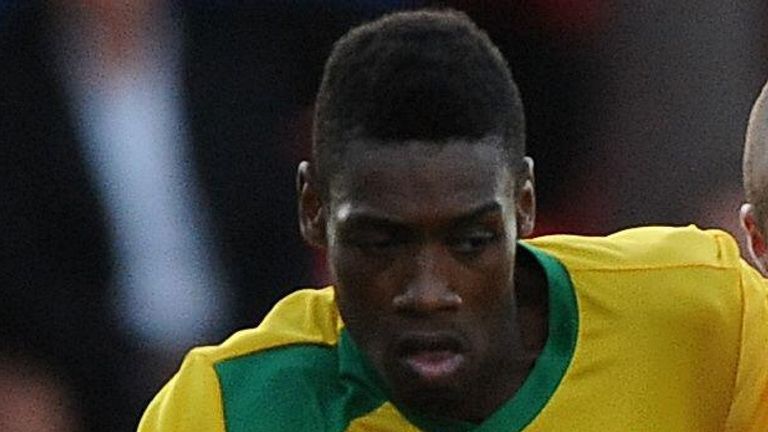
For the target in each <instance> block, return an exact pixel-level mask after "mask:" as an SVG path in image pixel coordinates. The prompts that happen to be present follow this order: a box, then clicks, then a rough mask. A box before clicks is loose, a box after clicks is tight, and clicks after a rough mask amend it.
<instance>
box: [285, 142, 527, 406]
mask: <svg viewBox="0 0 768 432" xmlns="http://www.w3.org/2000/svg"><path fill="white" fill-rule="evenodd" d="M355 147H357V148H356V149H354V150H350V151H349V152H348V153H347V154H345V165H344V168H342V169H341V170H340V171H341V172H340V173H339V174H337V175H336V176H335V177H334V178H333V179H332V180H331V182H330V187H329V188H330V191H329V194H328V197H329V198H328V202H327V203H320V202H319V198H318V195H317V194H314V193H312V191H311V189H312V186H311V184H310V183H311V181H310V182H307V181H304V182H303V181H302V178H301V177H302V174H301V173H300V175H299V187H300V189H301V193H302V202H301V203H300V207H301V208H302V210H301V213H302V222H303V223H302V230H303V232H304V235H305V236H306V237H307V238H308V239H309V240H310V241H312V242H314V243H316V244H320V245H322V246H325V247H327V253H328V257H329V264H330V268H331V272H332V275H333V277H334V281H335V286H336V295H337V301H338V304H339V308H340V310H341V314H342V317H343V319H344V322H345V324H346V326H347V329H348V331H349V332H350V334H351V335H352V338H353V339H354V340H355V342H356V343H357V344H358V346H359V347H360V348H361V349H362V350H363V351H364V352H365V353H366V354H367V357H368V358H369V359H370V361H371V362H372V363H373V365H374V367H375V368H376V369H377V370H378V371H379V372H380V374H381V375H382V376H383V378H384V380H385V381H386V382H387V384H388V385H389V387H390V389H391V391H392V392H393V396H394V398H395V399H396V400H400V401H401V402H404V403H406V404H408V405H409V406H414V405H415V406H418V407H420V408H422V409H425V410H427V411H429V410H431V409H434V410H439V409H441V407H445V406H449V405H451V402H452V401H461V400H463V399H466V398H468V397H470V396H469V395H470V394H471V392H470V391H469V389H471V388H478V387H479V388H483V387H486V386H487V385H488V382H487V380H486V377H488V375H489V373H490V374H491V375H490V376H494V375H495V374H496V371H498V369H499V366H500V365H503V362H504V359H505V358H507V357H509V350H510V349H514V347H516V346H518V344H517V339H516V338H517V337H518V336H519V331H518V329H517V323H516V319H515V296H514V283H513V277H514V263H515V249H516V248H515V243H516V241H517V239H518V237H519V236H520V235H527V234H529V233H530V231H531V230H532V228H533V187H532V173H531V170H532V169H531V167H530V160H529V159H527V158H526V159H525V160H524V161H521V163H524V162H525V163H528V164H529V165H528V168H529V169H528V171H527V172H526V174H524V175H520V176H518V178H515V177H514V176H513V173H512V170H511V169H510V168H509V164H508V163H507V162H506V159H505V158H504V157H503V153H502V150H501V149H500V148H499V147H498V146H497V145H495V144H494V143H493V142H492V141H480V142H471V143H467V142H465V141H456V142H453V143H450V144H447V145H443V146H441V147H439V148H437V147H435V146H434V145H429V144H424V143H418V142H414V143H407V144H400V145H397V146H389V147H384V146H377V145H375V144H371V145H358V146H355ZM304 168H305V169H306V166H305V167H304ZM305 178H306V177H305ZM483 380H485V381H483ZM471 397H475V396H471ZM441 414H445V413H441Z"/></svg>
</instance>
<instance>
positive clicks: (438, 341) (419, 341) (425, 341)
mask: <svg viewBox="0 0 768 432" xmlns="http://www.w3.org/2000/svg"><path fill="white" fill-rule="evenodd" d="M397 352H398V358H399V359H400V364H401V365H402V366H404V367H405V369H406V370H407V371H408V372H409V373H410V374H412V375H415V376H416V377H417V378H418V379H419V380H421V381H423V382H427V383H431V384H439V383H445V382H448V380H450V378H451V377H452V376H454V375H455V374H456V373H457V372H458V371H459V369H460V368H461V367H462V366H463V365H464V363H465V362H466V355H465V352H466V348H465V346H464V344H463V343H462V341H461V340H460V339H459V338H456V337H454V336H451V335H445V334H430V333H426V334H418V335H409V336H407V337H404V338H402V339H400V341H398V344H397Z"/></svg>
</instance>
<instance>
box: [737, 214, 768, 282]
mask: <svg viewBox="0 0 768 432" xmlns="http://www.w3.org/2000/svg"><path fill="white" fill-rule="evenodd" d="M739 221H740V222H741V229H742V230H743V231H744V236H745V238H746V240H747V249H749V254H750V255H751V256H752V259H753V260H754V262H755V264H756V265H757V267H758V268H759V269H760V271H761V272H763V274H768V273H766V268H768V256H766V252H768V247H767V246H766V243H765V237H764V235H763V233H762V231H761V230H760V225H759V224H758V222H757V215H756V214H755V206H754V205H752V204H751V203H745V204H742V206H741V209H740V210H739Z"/></svg>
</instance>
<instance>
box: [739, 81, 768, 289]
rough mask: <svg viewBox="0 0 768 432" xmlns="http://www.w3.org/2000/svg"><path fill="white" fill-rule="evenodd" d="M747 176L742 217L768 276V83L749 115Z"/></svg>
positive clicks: (749, 242)
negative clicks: (767, 244)
mask: <svg viewBox="0 0 768 432" xmlns="http://www.w3.org/2000/svg"><path fill="white" fill-rule="evenodd" d="M743 175H744V192H745V195H746V200H747V201H746V203H744V204H743V205H742V206H741V210H740V213H739V219H740V221H741V227H742V229H743V230H744V234H745V236H746V239H747V247H748V249H749V253H750V254H751V255H752V258H753V259H754V261H755V263H756V265H757V266H758V268H759V269H760V270H761V271H762V272H763V274H767V275H768V272H767V271H766V270H768V246H766V232H768V231H766V227H768V84H766V86H765V87H763V90H762V91H761V92H760V96H758V98H757V101H755V105H754V106H753V107H752V113H751V115H750V117H749V125H748V126H747V136H746V140H745V144H744V164H743Z"/></svg>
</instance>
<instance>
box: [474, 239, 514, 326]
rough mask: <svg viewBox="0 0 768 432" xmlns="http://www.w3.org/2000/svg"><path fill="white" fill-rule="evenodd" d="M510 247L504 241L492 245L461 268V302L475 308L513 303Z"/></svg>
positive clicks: (490, 308) (496, 307)
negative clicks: (463, 287)
mask: <svg viewBox="0 0 768 432" xmlns="http://www.w3.org/2000/svg"><path fill="white" fill-rule="evenodd" d="M513 263H514V251H512V252H511V253H510V251H509V249H508V248H506V247H505V245H503V244H502V245H499V247H497V248H492V249H491V250H489V251H487V252H486V253H485V254H483V256H482V257H481V259H480V260H478V262H476V263H475V265H473V266H472V267H471V268H470V269H467V271H464V272H462V273H463V274H464V278H465V280H466V282H465V283H463V284H462V285H464V286H465V287H466V288H465V290H464V292H463V293H462V297H463V298H464V303H465V305H467V306H470V307H471V308H472V309H475V310H477V311H481V312H483V311H485V312H490V311H494V310H508V308H509V307H510V305H511V304H514V280H513V276H514V272H513V268H514V265H513ZM488 315H490V314H488Z"/></svg>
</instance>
